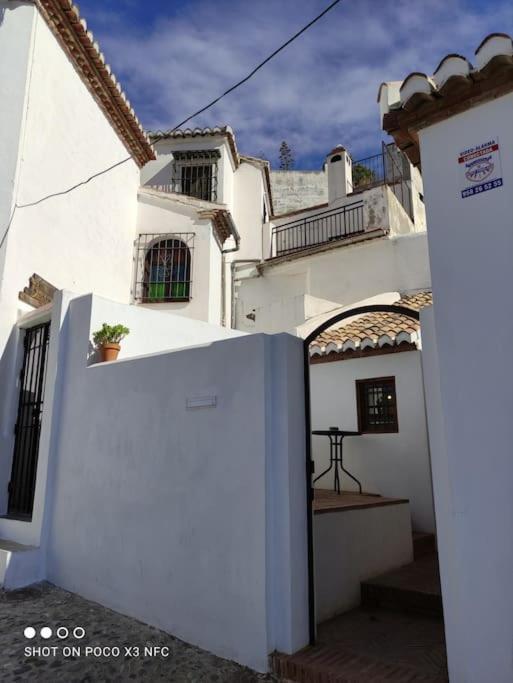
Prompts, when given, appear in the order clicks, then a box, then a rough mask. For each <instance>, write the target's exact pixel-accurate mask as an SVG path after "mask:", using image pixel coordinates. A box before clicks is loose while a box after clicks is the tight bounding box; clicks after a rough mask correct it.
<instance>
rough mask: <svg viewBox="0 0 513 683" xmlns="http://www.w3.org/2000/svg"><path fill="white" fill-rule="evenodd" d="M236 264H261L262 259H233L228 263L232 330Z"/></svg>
mask: <svg viewBox="0 0 513 683" xmlns="http://www.w3.org/2000/svg"><path fill="white" fill-rule="evenodd" d="M238 263H262V259H259V258H239V259H234V260H233V261H232V262H231V263H230V266H231V290H230V298H231V304H232V310H231V318H232V328H233V327H234V321H235V266H236V265H237V264H238ZM258 277H261V275H260V273H259V274H258Z"/></svg>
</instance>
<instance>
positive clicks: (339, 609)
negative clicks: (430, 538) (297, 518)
mask: <svg viewBox="0 0 513 683" xmlns="http://www.w3.org/2000/svg"><path fill="white" fill-rule="evenodd" d="M313 534H314V548H315V553H314V569H315V611H316V617H317V623H318V624H319V623H321V622H323V621H326V620H327V619H330V618H331V617H333V616H335V615H336V614H342V613H344V612H347V611H348V610H350V609H354V608H356V607H358V606H359V605H360V599H361V598H360V588H361V582H362V581H366V580H367V579H370V578H374V577H375V576H379V575H380V574H383V573H384V572H387V571H390V570H391V569H397V567H402V566H403V565H405V564H408V563H409V562H411V561H412V559H413V542H412V533H411V517H410V507H409V505H408V504H407V503H401V504H398V505H386V506H382V507H375V508H364V509H359V510H342V511H339V512H335V511H330V512H324V513H322V514H319V513H317V514H315V515H314V521H313Z"/></svg>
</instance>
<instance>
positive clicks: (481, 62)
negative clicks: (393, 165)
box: [378, 33, 513, 164]
mask: <svg viewBox="0 0 513 683" xmlns="http://www.w3.org/2000/svg"><path fill="white" fill-rule="evenodd" d="M474 61H475V65H473V64H472V63H471V62H470V61H469V60H468V59H467V58H466V57H465V56H462V55H459V54H456V53H452V54H448V55H446V56H445V57H444V58H443V59H442V60H441V61H440V63H439V65H438V66H437V68H436V69H435V71H434V73H433V75H432V76H428V75H426V74H423V73H419V72H412V73H411V74H409V76H407V77H406V78H405V79H404V81H402V83H401V84H400V86H399V84H398V83H397V82H393V83H382V84H381V86H380V89H379V94H378V101H379V102H380V108H381V114H382V116H383V128H384V130H386V131H387V132H388V133H389V134H390V135H392V136H393V137H394V138H395V141H396V144H397V145H398V146H399V147H400V148H401V149H402V150H404V151H405V152H406V154H408V156H409V157H410V160H411V161H412V162H413V163H414V164H417V163H419V160H420V157H419V150H418V147H419V145H418V138H417V131H418V130H419V129H420V128H422V127H424V126H426V125H429V124H430V123H434V122H436V121H439V120H443V119H444V118H446V117H447V115H448V114H450V115H454V114H457V113H459V112H461V111H465V109H468V108H469V107H473V106H476V105H477V104H480V103H482V102H486V101H487V100H490V99H495V98H496V97H498V96H499V95H502V94H506V93H509V92H512V91H513V40H512V39H511V37H510V36H509V35H507V34H506V33H492V34H490V35H488V36H487V37H486V38H485V39H484V40H483V41H482V42H481V44H480V45H479V47H478V48H477V50H476V52H475V60H474Z"/></svg>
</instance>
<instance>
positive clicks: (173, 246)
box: [143, 238, 191, 303]
mask: <svg viewBox="0 0 513 683" xmlns="http://www.w3.org/2000/svg"><path fill="white" fill-rule="evenodd" d="M190 289H191V252H190V250H189V247H188V246H187V245H186V244H185V242H183V241H182V240H180V239H176V238H168V239H163V240H160V241H159V242H155V243H154V244H152V245H151V246H150V247H149V249H148V250H147V252H146V256H145V258H144V281H143V299H144V300H145V301H147V302H150V303H151V302H157V301H189V299H190Z"/></svg>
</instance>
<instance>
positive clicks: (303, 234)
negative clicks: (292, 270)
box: [271, 201, 365, 258]
mask: <svg viewBox="0 0 513 683" xmlns="http://www.w3.org/2000/svg"><path fill="white" fill-rule="evenodd" d="M364 228H365V226H364V222H363V202H362V201H359V202H354V203H352V204H346V205H345V206H343V207H340V208H337V209H332V210H330V211H322V212H320V213H316V214H312V215H310V216H305V217H304V218H300V219H297V220H295V221H290V222H289V223H284V224H282V225H275V226H274V227H273V229H272V235H271V258H272V257H276V256H285V255H286V254H293V253H295V252H296V251H301V250H302V249H307V248H308V247H313V246H318V245H321V244H327V243H329V242H333V241H335V240H343V239H347V238H348V237H353V236H354V235H358V234H359V233H362V232H363V231H364Z"/></svg>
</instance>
